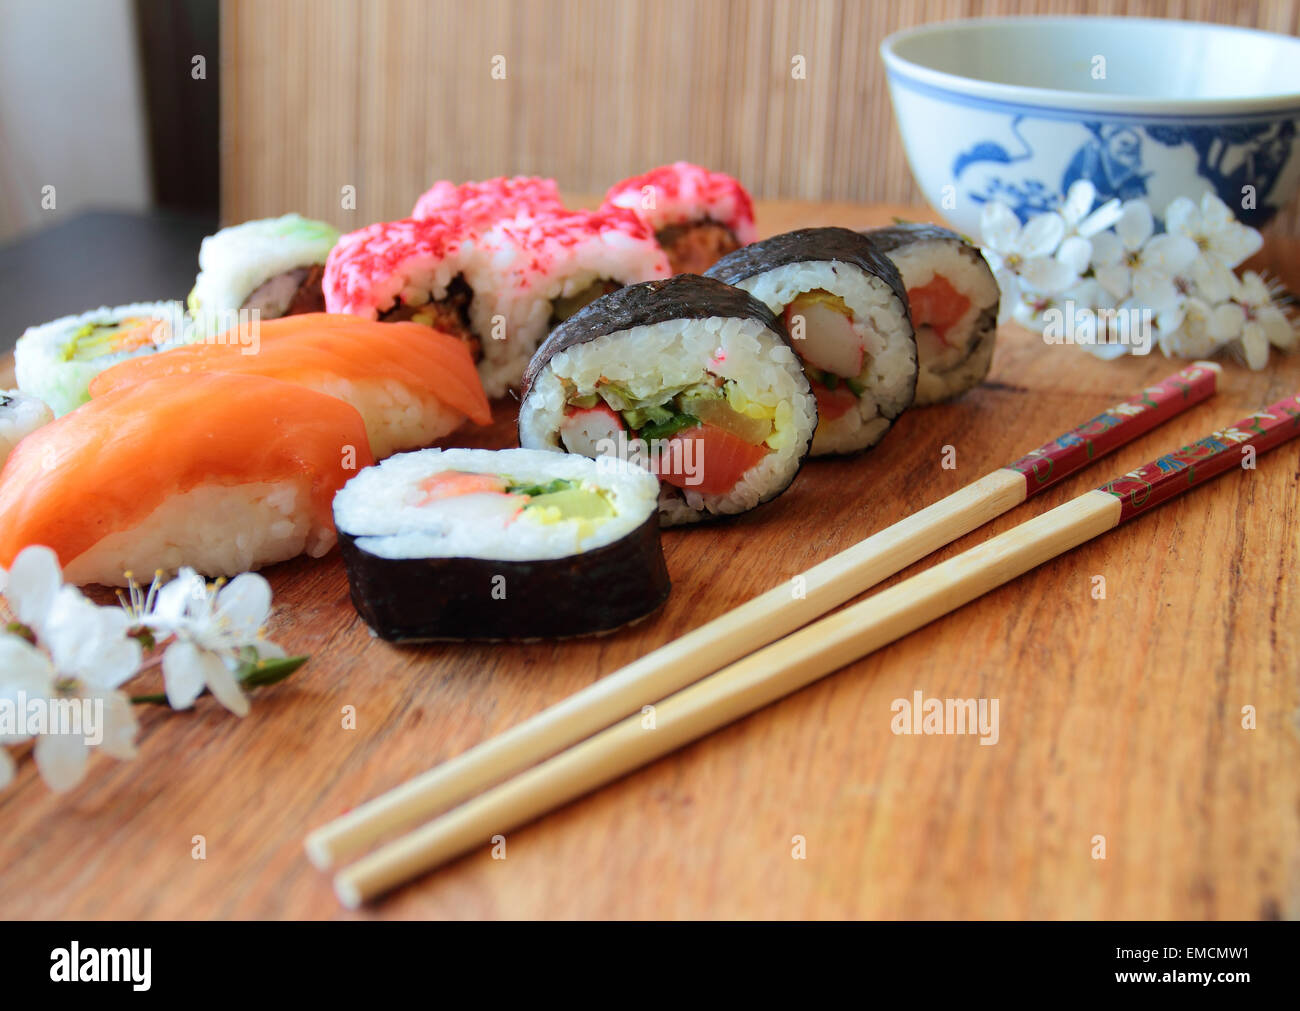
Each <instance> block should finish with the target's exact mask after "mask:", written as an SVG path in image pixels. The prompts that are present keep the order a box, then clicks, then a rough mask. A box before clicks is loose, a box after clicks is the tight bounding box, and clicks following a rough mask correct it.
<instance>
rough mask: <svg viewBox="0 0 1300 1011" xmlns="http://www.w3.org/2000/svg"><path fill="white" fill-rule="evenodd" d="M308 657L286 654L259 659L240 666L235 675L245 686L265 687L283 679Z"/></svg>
mask: <svg viewBox="0 0 1300 1011" xmlns="http://www.w3.org/2000/svg"><path fill="white" fill-rule="evenodd" d="M309 659H310V658H309V657H306V656H286V657H283V658H276V659H274V660H260V661H258V662H257V663H256V664H251V665H248V669H245V668H243V667H241V668H240V670H239V674H238V675H237V676H238V677H239V680H240V682H241V683H242V684H243V685H244V687H245V688H265V687H266V686H267V685H273V684H276V683H278V682H280V681H283V680H284V679H285V678H287V677H288V676H289V675H290V674H292V673H293V672H294V671H296V670H297V669H298V668H299V667H301V666H302V665H303V664H305V663H306V662H307V661H308V660H309Z"/></svg>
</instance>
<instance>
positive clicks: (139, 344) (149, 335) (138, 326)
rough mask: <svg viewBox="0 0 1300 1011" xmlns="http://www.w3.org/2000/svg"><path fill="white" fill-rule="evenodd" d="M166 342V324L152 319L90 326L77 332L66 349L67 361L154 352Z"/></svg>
mask: <svg viewBox="0 0 1300 1011" xmlns="http://www.w3.org/2000/svg"><path fill="white" fill-rule="evenodd" d="M166 338H167V324H166V321H165V320H161V319H154V318H153V317H151V316H131V317H128V318H126V319H123V320H119V321H118V322H116V323H87V324H85V326H82V327H79V328H78V329H77V330H76V331H74V332H73V334H72V339H71V340H69V341H68V345H67V347H65V348H64V349H63V360H64V361H65V362H89V361H94V360H95V359H96V358H103V357H104V356H105V355H115V354H120V353H121V352H123V351H138V350H140V349H141V348H145V347H148V348H153V347H156V346H157V345H158V343H159V342H160V341H161V340H165V339H166Z"/></svg>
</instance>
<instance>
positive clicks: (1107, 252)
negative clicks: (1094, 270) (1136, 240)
mask: <svg viewBox="0 0 1300 1011" xmlns="http://www.w3.org/2000/svg"><path fill="white" fill-rule="evenodd" d="M1091 241H1092V263H1093V266H1096V267H1110V266H1113V265H1114V264H1117V263H1119V261H1120V259H1121V258H1122V257H1123V256H1124V243H1122V242H1120V241H1119V236H1118V235H1116V234H1115V233H1114V232H1098V233H1097V234H1096V235H1094V236H1093V237H1092V240H1091Z"/></svg>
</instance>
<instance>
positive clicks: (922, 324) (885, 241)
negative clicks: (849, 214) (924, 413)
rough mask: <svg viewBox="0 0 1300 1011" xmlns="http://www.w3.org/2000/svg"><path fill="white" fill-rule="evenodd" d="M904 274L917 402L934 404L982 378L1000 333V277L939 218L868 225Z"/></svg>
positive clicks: (991, 359) (877, 243) (872, 237)
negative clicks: (935, 221)
mask: <svg viewBox="0 0 1300 1011" xmlns="http://www.w3.org/2000/svg"><path fill="white" fill-rule="evenodd" d="M863 234H864V235H866V236H867V237H868V238H869V239H871V241H872V242H874V243H875V244H876V247H877V248H878V249H879V250H880V251H881V252H882V253H884V254H885V255H886V256H888V257H889V258H890V260H892V261H893V263H894V266H895V267H897V268H898V272H899V274H901V275H902V278H903V285H904V287H905V288H906V289H907V300H908V303H909V305H910V307H911V314H912V326H913V327H914V328H915V330H916V357H917V364H918V372H917V377H916V402H917V403H918V404H933V403H936V402H938V401H940V400H947V399H948V398H949V397H955V396H957V394H959V393H964V392H966V391H967V390H969V389H971V388H972V387H974V386H978V385H979V384H980V382H981V381H982V380H983V379H984V377H985V376H986V375H988V372H989V366H990V365H991V364H992V361H993V345H994V342H995V341H996V340H997V333H998V299H999V296H1000V294H1001V293H1000V292H999V290H998V282H997V279H996V278H995V277H994V276H993V271H992V270H991V269H990V268H989V265H988V262H987V261H986V260H985V259H984V257H983V256H982V255H981V254H980V251H979V250H978V249H977V248H976V247H975V246H973V245H971V244H970V243H969V242H967V241H966V240H965V239H963V238H962V237H961V236H960V235H958V234H957V233H956V232H952V231H949V230H948V229H946V228H940V227H938V226H937V225H917V224H904V225H896V226H894V227H892V228H877V229H874V230H872V231H868V232H864V233H863Z"/></svg>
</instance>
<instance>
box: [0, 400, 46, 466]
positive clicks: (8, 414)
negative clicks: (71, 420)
mask: <svg viewBox="0 0 1300 1011" xmlns="http://www.w3.org/2000/svg"><path fill="white" fill-rule="evenodd" d="M53 420H54V412H53V411H51V410H50V408H49V406H48V405H47V404H46V403H45V401H43V400H39V399H37V398H36V397H33V396H29V395H28V394H26V393H23V392H21V391H19V390H0V467H3V466H4V464H5V461H6V460H7V459H9V454H10V453H12V452H13V449H14V447H15V446H17V445H18V443H19V442H21V441H22V440H23V438H24V437H25V436H28V435H31V434H32V433H33V432H34V431H36V430H37V429H38V428H40V427H41V426H42V425H48V424H49V423H50V422H51V421H53Z"/></svg>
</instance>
